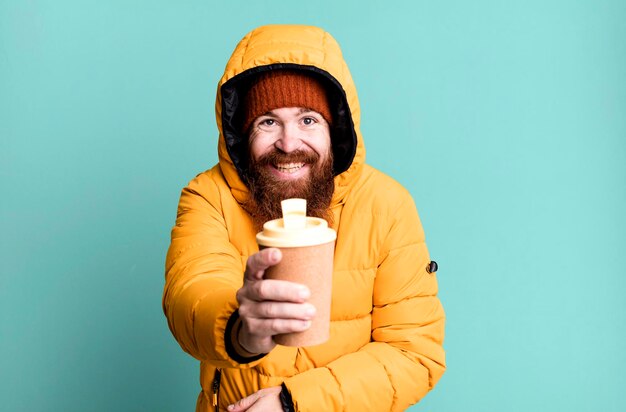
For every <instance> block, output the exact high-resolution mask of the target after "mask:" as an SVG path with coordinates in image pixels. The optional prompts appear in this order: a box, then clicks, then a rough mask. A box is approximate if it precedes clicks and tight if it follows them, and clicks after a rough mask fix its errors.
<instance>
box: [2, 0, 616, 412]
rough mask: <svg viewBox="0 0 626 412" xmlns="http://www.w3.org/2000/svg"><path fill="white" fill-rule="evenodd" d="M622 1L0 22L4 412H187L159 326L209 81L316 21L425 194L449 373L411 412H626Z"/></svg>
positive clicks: (102, 5) (75, 13)
mask: <svg viewBox="0 0 626 412" xmlns="http://www.w3.org/2000/svg"><path fill="white" fill-rule="evenodd" d="M625 21H626V2H625V1H608V0H589V1H575V0H572V1H565V0H563V1H549V0H548V1H538V0H533V1H524V2H521V1H520V2H513V1H487V0H478V1H438V2H426V1H405V2H390V4H387V5H383V2H363V1H341V2H335V1H325V0H319V1H311V2H307V3H303V4H300V3H297V2H291V1H256V2H252V1H250V2H244V1H230V2H221V3H217V2H210V1H206V0H205V1H199V0H197V1H180V2H174V1H154V0H153V1H140V0H134V1H121V0H114V1H106V2H105V1H95V0H84V1H68V0H66V1H60V0H56V1H43V0H42V1H37V0H31V1H26V0H25V1H17V0H15V1H11V0H0V184H1V187H0V189H1V190H0V199H1V200H0V218H1V228H2V229H1V230H0V240H1V242H2V243H1V245H0V246H1V247H0V263H1V266H0V268H1V269H0V270H1V273H0V410H3V411H5V410H6V411H111V410H118V411H148V410H149V411H191V410H193V407H194V405H195V399H196V396H197V393H198V390H199V384H198V371H197V369H198V368H197V362H196V361H195V360H194V359H192V358H191V357H189V356H188V355H186V354H185V353H183V352H182V350H180V349H179V347H178V345H177V344H176V342H175V341H174V339H173V338H172V336H171V335H170V333H169V330H168V329H167V325H166V321H165V318H164V316H163V314H162V311H161V306H160V305H161V302H160V299H161V291H162V287H163V282H164V278H163V265H164V257H165V252H166V249H167V246H168V241H169V230H170V228H171V226H172V225H173V223H174V218H175V212H176V205H177V201H178V196H179V193H180V190H181V188H182V187H184V186H185V185H186V183H187V182H188V181H189V180H190V179H192V178H193V177H194V176H195V174H196V173H198V172H200V171H202V170H205V169H207V168H209V167H210V166H212V165H213V164H214V163H215V161H216V159H217V157H216V145H217V143H216V142H217V140H216V138H217V130H216V127H215V119H214V107H213V105H214V99H215V92H216V85H217V81H218V79H219V78H220V76H221V72H222V70H223V68H224V65H225V63H226V60H227V59H228V57H229V55H230V53H231V51H232V50H233V48H234V47H235V45H236V43H237V42H238V41H239V39H240V38H241V37H242V36H243V35H244V34H245V33H247V32H248V31H249V30H251V29H252V28H254V27H256V26H259V25H262V24H267V23H302V24H314V25H319V26H322V27H324V28H325V29H327V30H328V31H329V32H331V33H332V34H333V35H334V37H335V38H336V39H337V40H338V41H339V42H340V44H341V46H342V48H343V50H344V55H345V58H346V60H347V61H348V64H349V66H350V68H351V71H352V74H353V77H354V79H355V81H356V83H357V88H358V91H359V96H360V100H361V105H362V112H363V115H362V117H363V124H362V131H363V135H364V137H365V141H366V146H367V149H368V161H369V162H370V163H371V164H372V165H374V166H376V167H378V168H380V169H382V170H383V171H385V172H387V173H389V174H390V175H392V176H393V177H395V178H396V179H397V180H399V181H400V182H401V183H402V184H404V185H405V186H406V187H407V188H408V189H409V190H410V192H411V193H412V194H413V196H414V198H415V201H416V204H417V206H418V208H419V210H420V214H421V217H422V220H423V223H424V227H425V229H426V233H427V239H428V244H429V248H430V252H431V255H432V257H433V259H435V260H437V261H438V262H439V264H440V271H439V273H438V276H439V281H440V296H441V299H442V301H443V303H444V305H445V308H446V312H447V317H448V321H447V335H446V342H445V348H446V350H447V361H448V371H447V372H446V374H445V375H444V377H443V378H442V380H441V381H440V383H439V385H438V386H437V387H436V389H435V390H434V391H433V392H432V393H430V394H429V395H428V396H427V397H426V398H425V399H424V400H423V401H422V402H421V403H419V404H418V405H416V406H414V407H412V408H411V409H410V410H411V411H467V410H469V411H530V410H532V411H623V410H626V391H625V390H624V388H626V373H625V370H626V351H625V350H624V348H625V347H626V345H625V336H626V300H625V299H624V293H625V292H626V280H625V276H624V275H626V253H624V246H626V217H625V212H626V179H625V178H626V143H625V138H626V80H625V79H626V24H625V23H624V22H625Z"/></svg>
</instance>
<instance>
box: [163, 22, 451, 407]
mask: <svg viewBox="0 0 626 412" xmlns="http://www.w3.org/2000/svg"><path fill="white" fill-rule="evenodd" d="M216 115H217V123H218V128H219V130H220V136H219V143H218V154H219V163H218V164H217V165H216V166H214V167H213V168H212V169H210V170H208V171H206V172H204V173H202V174H200V175H198V176H197V177H196V178H195V179H194V180H193V181H191V182H190V183H189V185H188V186H187V187H186V188H185V189H184V190H183V192H182V195H181V199H180V203H179V207H178V215H177V219H176V226H175V227H174V228H173V230H172V243H171V245H170V249H169V251H168V256H167V261H166V284H165V291H164V296H163V308H164V311H165V314H166V316H167V319H168V324H169V327H170V330H171V331H172V333H173V334H174V336H175V337H176V339H177V340H178V342H179V344H180V345H181V347H182V348H183V349H184V350H185V351H186V352H188V353H189V354H191V355H192V356H194V357H195V358H197V359H198V360H200V362H201V364H200V383H201V386H202V390H201V392H200V395H199V396H198V400H197V404H196V411H203V412H205V411H210V410H215V411H219V410H228V411H231V412H232V411H235V412H239V411H283V410H284V411H334V410H335V411H340V410H341V411H344V410H345V411H400V410H404V409H406V408H407V407H408V406H409V405H411V404H414V403H416V402H418V401H419V400H420V399H421V398H423V397H424V396H425V395H426V393H427V392H428V391H430V390H431V389H432V388H433V387H434V385H435V384H436V383H437V381H438V380H439V378H440V377H441V375H442V374H443V372H444V370H445V355H444V351H443V348H442V343H443V335H444V321H445V316H444V312H443V309H442V307H441V303H440V301H439V299H438V298H437V281H436V276H435V273H434V272H435V270H436V264H435V263H434V262H431V261H430V259H429V256H428V251H427V249H426V245H425V243H424V233H423V229H422V226H421V223H420V221H419V217H418V215H417V211H416V210H415V206H414V204H413V200H412V199H411V196H410V195H409V193H408V192H407V191H406V190H405V189H404V188H402V187H401V186H400V185H399V184H398V183H397V182H395V181H394V180H393V179H391V178H390V177H388V176H386V175H384V174H383V173H381V172H379V171H377V170H375V169H374V168H372V167H370V166H368V165H366V164H365V163H364V161H365V147H364V144H363V140H362V137H361V133H360V129H359V124H360V110H359V103H358V100H357V95H356V89H355V87H354V83H353V81H352V78H351V76H350V73H349V71H348V68H347V66H346V64H345V62H344V60H343V58H342V55H341V51H340V49H339V46H338V44H337V43H336V42H335V40H334V39H333V38H332V37H331V36H330V35H329V34H328V33H326V32H324V31H323V30H321V29H318V28H315V27H307V26H264V27H260V28H258V29H256V30H254V31H252V32H251V33H249V34H248V35H246V36H245V37H244V39H243V40H242V41H241V42H240V43H239V45H238V46H237V47H236V49H235V51H234V52H233V55H232V57H231V58H230V60H229V62H228V64H227V66H226V70H225V72H224V75H223V77H222V79H221V80H220V82H219V84H218V93H217V103H216ZM292 197H300V198H305V199H307V207H308V210H307V214H308V215H310V216H316V217H321V218H324V219H326V220H327V221H328V222H329V224H331V225H332V227H333V228H334V229H335V230H336V231H337V240H336V245H335V261H334V271H333V285H332V308H331V329H330V338H329V340H328V341H327V342H326V343H323V344H321V345H317V346H313V347H305V348H295V347H287V346H281V345H277V344H276V342H274V339H273V337H274V336H275V335H277V334H282V333H289V332H299V331H304V330H306V329H307V328H309V326H310V324H311V320H312V319H313V318H314V317H315V308H314V307H313V306H312V305H311V304H310V303H309V302H308V298H309V296H310V291H309V290H308V289H307V288H306V287H305V286H303V285H300V284H297V283H291V282H287V281H277V280H270V279H264V271H265V270H266V269H267V268H269V267H271V266H272V265H275V264H277V263H278V262H280V260H281V257H282V256H281V252H280V250H279V249H275V248H267V249H264V250H262V251H259V249H258V246H257V244H256V241H255V234H256V232H257V231H258V230H259V228H260V227H261V226H262V224H263V223H264V222H266V221H267V220H271V219H275V218H278V217H280V215H281V209H280V202H281V200H283V199H286V198H292Z"/></svg>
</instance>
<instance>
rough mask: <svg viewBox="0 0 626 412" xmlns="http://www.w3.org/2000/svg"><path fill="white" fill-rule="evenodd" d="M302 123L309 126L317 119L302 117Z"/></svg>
mask: <svg viewBox="0 0 626 412" xmlns="http://www.w3.org/2000/svg"><path fill="white" fill-rule="evenodd" d="M302 123H304V124H305V125H306V126H310V125H312V124H314V123H317V119H315V118H314V117H309V116H307V117H304V118H302Z"/></svg>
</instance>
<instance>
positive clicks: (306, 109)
mask: <svg viewBox="0 0 626 412" xmlns="http://www.w3.org/2000/svg"><path fill="white" fill-rule="evenodd" d="M303 113H317V112H316V111H315V110H313V109H309V108H306V107H301V108H300V110H298V114H297V116H300V115H301V114H303ZM261 116H269V117H277V116H276V115H275V114H274V112H273V111H272V110H270V111H269V112H265V113H263V114H262V115H260V116H258V117H261Z"/></svg>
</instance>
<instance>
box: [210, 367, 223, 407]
mask: <svg viewBox="0 0 626 412" xmlns="http://www.w3.org/2000/svg"><path fill="white" fill-rule="evenodd" d="M221 377H222V371H221V370H219V369H215V375H214V376H213V384H212V386H211V389H212V390H213V406H217V392H218V391H219V389H220V378H221Z"/></svg>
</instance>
